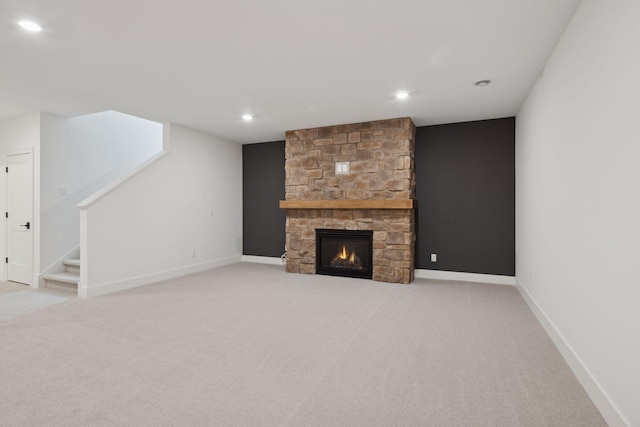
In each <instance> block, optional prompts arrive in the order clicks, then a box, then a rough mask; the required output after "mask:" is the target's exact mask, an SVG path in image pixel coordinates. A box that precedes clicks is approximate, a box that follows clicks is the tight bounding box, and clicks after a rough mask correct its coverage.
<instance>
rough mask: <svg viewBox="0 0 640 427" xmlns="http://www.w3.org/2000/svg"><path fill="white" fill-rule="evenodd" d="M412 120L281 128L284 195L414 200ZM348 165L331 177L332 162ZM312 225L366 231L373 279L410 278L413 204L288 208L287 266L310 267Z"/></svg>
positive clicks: (294, 268)
mask: <svg viewBox="0 0 640 427" xmlns="http://www.w3.org/2000/svg"><path fill="white" fill-rule="evenodd" d="M414 151H415V126H414V124H413V122H412V121H411V119H409V118H402V119H390V120H380V121H375V122H366V123H354V124H348V125H339V126H328V127H322V128H315V129H303V130H296V131H289V132H287V133H286V143H285V157H286V163H285V173H286V177H285V185H286V187H285V190H286V196H285V197H286V199H287V200H381V199H383V200H405V199H414V195H415V173H414V160H413V157H414ZM346 161H348V162H349V163H350V173H349V174H348V175H336V174H335V173H334V171H335V162H346ZM316 228H329V229H342V230H345V229H346V230H373V232H374V234H373V239H374V243H373V280H378V281H385V282H394V283H410V282H412V281H413V276H414V253H415V250H414V249H415V219H414V211H413V210H412V209H288V210H287V221H286V244H287V267H286V268H287V271H288V272H293V273H307V274H314V273H315V268H316V265H315V262H316V260H315V251H316V243H315V230H316Z"/></svg>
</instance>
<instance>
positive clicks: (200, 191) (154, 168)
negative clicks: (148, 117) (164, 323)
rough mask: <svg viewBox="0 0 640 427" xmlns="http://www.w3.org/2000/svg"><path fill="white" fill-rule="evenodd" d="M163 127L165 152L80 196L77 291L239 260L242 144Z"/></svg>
mask: <svg viewBox="0 0 640 427" xmlns="http://www.w3.org/2000/svg"><path fill="white" fill-rule="evenodd" d="M166 127H167V129H166V131H165V150H167V147H166V142H167V139H169V140H170V149H169V150H168V152H167V153H166V154H165V155H163V156H160V158H158V159H156V160H155V161H153V162H152V163H150V164H149V165H147V166H145V167H144V168H142V169H141V170H139V171H137V172H136V173H135V174H134V175H133V176H132V177H130V178H129V179H127V180H125V181H124V182H122V183H121V184H120V185H118V186H116V187H115V188H113V189H111V190H110V191H108V192H106V194H104V195H102V196H99V197H98V198H97V200H93V199H90V200H87V201H85V202H83V205H82V208H81V224H82V225H81V227H82V230H81V235H82V237H81V250H82V261H81V262H82V266H81V274H82V276H81V280H80V289H79V294H80V296H94V295H101V294H104V293H108V292H113V291H116V290H120V289H127V288H130V287H134V286H140V285H143V284H147V283H152V282H155V281H158V280H163V279H167V278H170V277H176V276H180V275H184V274H188V273H191V272H195V271H200V270H204V269H207V268H212V267H215V266H218V265H224V264H228V263H231V262H237V261H239V260H240V257H241V254H242V247H241V246H242V147H241V145H239V144H235V143H231V142H227V141H224V140H221V139H218V138H215V137H212V136H209V135H206V134H203V133H200V132H196V131H193V130H190V129H186V128H183V127H180V126H176V125H166ZM193 251H195V256H193Z"/></svg>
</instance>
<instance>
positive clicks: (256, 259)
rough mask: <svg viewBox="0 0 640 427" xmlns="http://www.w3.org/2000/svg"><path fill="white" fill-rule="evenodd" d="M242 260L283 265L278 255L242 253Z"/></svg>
mask: <svg viewBox="0 0 640 427" xmlns="http://www.w3.org/2000/svg"><path fill="white" fill-rule="evenodd" d="M242 262H255V263H258V264H272V265H283V263H282V259H280V257H270V256H255V255H242Z"/></svg>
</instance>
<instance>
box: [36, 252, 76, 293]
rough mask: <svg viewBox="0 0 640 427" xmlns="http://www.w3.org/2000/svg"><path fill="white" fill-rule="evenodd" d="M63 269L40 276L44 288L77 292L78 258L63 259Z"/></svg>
mask: <svg viewBox="0 0 640 427" xmlns="http://www.w3.org/2000/svg"><path fill="white" fill-rule="evenodd" d="M63 264H64V271H63V272H61V273H50V274H45V275H44V276H42V278H43V279H44V286H45V288H50V289H60V290H63V291H72V292H78V282H80V259H65V260H64V263H63Z"/></svg>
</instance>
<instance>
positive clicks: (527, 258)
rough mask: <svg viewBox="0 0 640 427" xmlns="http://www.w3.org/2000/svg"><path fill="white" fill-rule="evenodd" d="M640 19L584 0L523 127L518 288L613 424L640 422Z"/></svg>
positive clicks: (637, 11) (627, 4)
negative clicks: (639, 45) (639, 120)
mask: <svg viewBox="0 0 640 427" xmlns="http://www.w3.org/2000/svg"><path fill="white" fill-rule="evenodd" d="M639 16H640V2H638V1H632V0H609V1H598V0H583V1H582V3H581V5H580V7H579V9H578V10H577V12H576V15H575V16H574V18H573V20H572V22H571V24H570V25H569V27H568V29H567V31H566V32H565V34H564V36H563V37H562V39H561V41H560V43H559V44H558V46H557V48H556V50H555V52H554V54H553V55H552V57H551V58H550V60H549V62H548V64H547V66H546V69H545V71H544V73H543V74H542V75H541V77H540V78H539V79H538V81H537V83H536V84H535V86H534V87H533V88H532V90H531V93H530V94H529V96H528V98H527V100H526V102H525V103H524V105H523V106H522V108H521V110H520V112H519V113H518V115H517V122H516V128H517V130H516V200H517V202H516V223H517V225H516V236H517V238H516V240H517V241H516V257H517V261H516V272H517V274H516V278H517V282H518V284H519V286H521V287H522V288H523V291H524V292H523V293H524V295H525V297H526V298H527V299H528V302H529V303H530V305H531V306H532V307H533V308H534V312H537V314H538V315H539V318H540V319H541V320H542V323H543V324H544V325H545V326H546V327H547V329H548V330H549V331H550V335H551V336H552V338H554V339H555V341H556V343H557V344H558V347H559V349H560V350H561V352H563V355H564V356H565V358H566V359H567V361H568V362H569V363H570V365H571V366H572V368H573V369H574V372H576V374H577V375H578V377H579V379H580V380H581V382H582V383H583V385H584V386H585V389H586V390H587V391H588V392H589V393H590V395H591V396H592V399H593V400H594V402H595V403H596V405H597V406H598V407H599V409H600V411H601V412H602V413H603V415H604V416H605V418H606V419H607V421H608V422H609V423H610V425H612V426H615V425H625V424H627V425H634V426H640V405H638V402H639V401H640V279H639V278H638V271H639V270H638V267H640V196H639V194H640V167H639V166H638V163H639V160H640V127H639V126H638V115H639V114H640V84H638V78H639V76H640V55H639V54H638V52H639V51H638V40H640V25H638V17H639Z"/></svg>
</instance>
